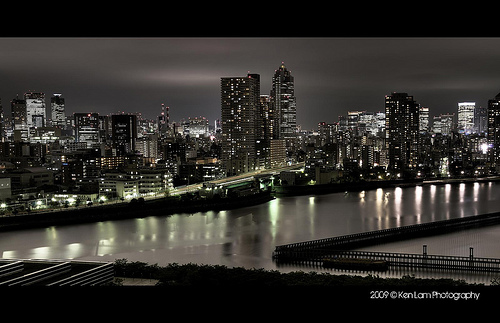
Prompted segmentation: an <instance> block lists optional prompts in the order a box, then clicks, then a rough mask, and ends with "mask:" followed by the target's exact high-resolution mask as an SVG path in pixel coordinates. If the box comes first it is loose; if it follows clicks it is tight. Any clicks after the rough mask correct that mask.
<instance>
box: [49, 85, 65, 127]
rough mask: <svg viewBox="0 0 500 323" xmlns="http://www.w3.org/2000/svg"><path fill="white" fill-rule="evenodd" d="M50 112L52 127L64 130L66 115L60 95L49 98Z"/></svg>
mask: <svg viewBox="0 0 500 323" xmlns="http://www.w3.org/2000/svg"><path fill="white" fill-rule="evenodd" d="M50 110H51V119H52V126H54V127H58V128H64V127H65V126H66V114H65V108H64V98H63V97H62V94H59V93H54V95H53V96H52V97H51V98H50Z"/></svg>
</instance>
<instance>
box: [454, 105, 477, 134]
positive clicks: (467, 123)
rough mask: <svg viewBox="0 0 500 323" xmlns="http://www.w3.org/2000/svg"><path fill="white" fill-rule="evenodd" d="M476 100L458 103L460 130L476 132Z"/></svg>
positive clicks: (465, 132) (467, 132) (468, 132)
mask: <svg viewBox="0 0 500 323" xmlns="http://www.w3.org/2000/svg"><path fill="white" fill-rule="evenodd" d="M475 110H476V102H460V103H458V124H457V125H458V132H459V133H463V134H466V135H469V134H471V133H473V132H474V116H475Z"/></svg>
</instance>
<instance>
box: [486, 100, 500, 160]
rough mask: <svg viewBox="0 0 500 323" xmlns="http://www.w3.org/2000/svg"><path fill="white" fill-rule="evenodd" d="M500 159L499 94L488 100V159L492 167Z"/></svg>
mask: <svg viewBox="0 0 500 323" xmlns="http://www.w3.org/2000/svg"><path fill="white" fill-rule="evenodd" d="M499 158H500V93H498V94H497V96H496V97H495V98H494V99H491V100H488V159H489V161H490V163H491V165H492V166H497V165H499Z"/></svg>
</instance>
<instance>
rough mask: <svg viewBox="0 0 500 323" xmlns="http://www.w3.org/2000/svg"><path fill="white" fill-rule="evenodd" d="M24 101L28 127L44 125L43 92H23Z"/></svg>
mask: <svg viewBox="0 0 500 323" xmlns="http://www.w3.org/2000/svg"><path fill="white" fill-rule="evenodd" d="M24 100H25V101H26V121H27V124H28V128H33V127H44V126H45V121H46V120H47V118H46V112H45V93H37V92H28V93H25V94H24Z"/></svg>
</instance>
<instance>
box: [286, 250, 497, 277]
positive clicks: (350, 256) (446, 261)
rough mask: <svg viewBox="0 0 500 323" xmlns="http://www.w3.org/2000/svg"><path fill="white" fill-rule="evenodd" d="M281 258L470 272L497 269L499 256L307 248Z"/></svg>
mask: <svg viewBox="0 0 500 323" xmlns="http://www.w3.org/2000/svg"><path fill="white" fill-rule="evenodd" d="M424 247H425V246H424ZM471 250H472V249H471ZM335 259H339V260H342V262H340V263H339V264H341V265H342V266H338V265H337V266H335V265H332V260H335ZM361 261H362V262H364V263H365V264H363V266H360V262H361ZM281 262H282V263H288V264H303V265H310V266H320V267H327V268H328V267H329V268H339V269H354V270H363V269H365V270H367V271H385V270H387V269H389V268H394V267H407V268H431V269H446V270H460V271H473V272H500V259H495V258H477V257H474V256H473V255H472V252H471V254H470V255H469V256H468V257H467V256H463V257H462V256H444V255H428V254H425V253H422V254H408V253H391V252H374V251H356V250H321V251H317V250H307V251H297V252H295V253H294V254H289V256H288V257H287V258H286V259H282V260H281Z"/></svg>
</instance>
